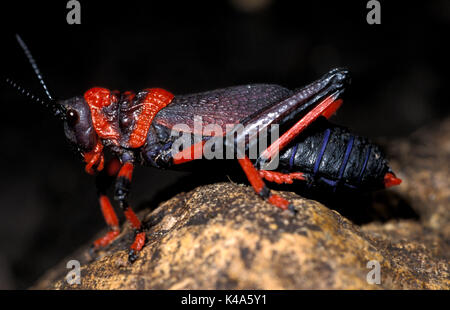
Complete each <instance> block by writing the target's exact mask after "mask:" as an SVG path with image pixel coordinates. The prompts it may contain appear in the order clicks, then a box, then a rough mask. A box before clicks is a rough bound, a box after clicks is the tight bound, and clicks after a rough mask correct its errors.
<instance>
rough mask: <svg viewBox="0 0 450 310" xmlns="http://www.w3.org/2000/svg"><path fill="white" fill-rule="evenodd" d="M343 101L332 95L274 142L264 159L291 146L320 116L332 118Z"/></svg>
mask: <svg viewBox="0 0 450 310" xmlns="http://www.w3.org/2000/svg"><path fill="white" fill-rule="evenodd" d="M341 104H342V99H338V100H335V96H334V95H330V96H328V97H327V98H325V99H324V100H323V101H322V102H321V103H319V104H318V105H317V106H316V107H315V108H314V109H312V110H311V111H309V112H308V113H307V114H306V115H305V116H304V117H303V118H302V119H300V120H299V121H298V122H297V123H295V125H294V126H292V127H291V128H290V129H289V130H288V131H286V132H285V133H284V134H283V135H282V136H281V137H279V138H278V139H277V140H275V142H273V143H272V144H271V145H270V146H269V147H268V148H267V149H266V150H265V151H264V152H263V153H262V157H263V158H266V159H270V158H272V157H273V156H274V155H275V154H277V153H278V152H279V151H280V150H282V149H283V148H284V147H285V146H286V145H288V144H289V142H291V141H292V140H293V139H294V138H295V137H296V136H298V135H299V134H300V133H301V132H302V131H303V130H304V129H305V128H306V127H308V126H309V125H310V124H311V123H312V122H313V121H315V120H316V119H317V118H318V117H319V116H321V115H323V116H325V117H330V116H331V115H332V114H333V113H335V112H336V110H337V109H338V108H339V107H340V106H341Z"/></svg>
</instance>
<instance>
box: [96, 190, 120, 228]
mask: <svg viewBox="0 0 450 310" xmlns="http://www.w3.org/2000/svg"><path fill="white" fill-rule="evenodd" d="M99 201H100V208H101V210H102V213H103V217H104V218H105V221H106V224H108V226H109V227H111V229H113V230H119V220H118V219H117V215H116V212H114V208H113V206H112V205H111V202H110V201H109V198H108V197H107V196H105V195H101V196H100V199H99Z"/></svg>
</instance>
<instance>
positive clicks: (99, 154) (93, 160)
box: [83, 139, 105, 174]
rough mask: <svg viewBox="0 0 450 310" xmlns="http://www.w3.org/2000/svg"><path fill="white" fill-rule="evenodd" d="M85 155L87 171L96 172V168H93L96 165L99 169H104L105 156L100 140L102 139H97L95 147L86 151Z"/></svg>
mask: <svg viewBox="0 0 450 310" xmlns="http://www.w3.org/2000/svg"><path fill="white" fill-rule="evenodd" d="M83 157H84V161H85V162H86V163H87V164H86V167H85V170H86V172H87V173H89V174H94V173H95V171H94V169H92V167H93V166H94V165H96V166H97V171H101V170H103V166H104V163H105V157H104V155H103V144H102V143H101V142H100V139H98V140H97V144H96V145H95V147H94V149H93V150H92V151H90V152H87V153H84V154H83Z"/></svg>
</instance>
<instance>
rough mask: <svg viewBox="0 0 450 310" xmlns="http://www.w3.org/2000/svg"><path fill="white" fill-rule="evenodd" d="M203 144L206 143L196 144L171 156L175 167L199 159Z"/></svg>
mask: <svg viewBox="0 0 450 310" xmlns="http://www.w3.org/2000/svg"><path fill="white" fill-rule="evenodd" d="M205 143H206V141H201V142H198V143H196V144H193V145H191V147H189V148H187V149H184V150H182V151H181V152H178V153H176V154H175V155H173V163H174V164H175V165H179V164H183V163H186V162H189V161H192V160H195V159H201V155H202V154H203V146H204V145H205Z"/></svg>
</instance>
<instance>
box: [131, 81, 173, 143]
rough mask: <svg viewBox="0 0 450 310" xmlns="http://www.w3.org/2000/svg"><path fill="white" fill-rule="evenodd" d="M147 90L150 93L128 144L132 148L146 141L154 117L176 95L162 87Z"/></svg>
mask: <svg viewBox="0 0 450 310" xmlns="http://www.w3.org/2000/svg"><path fill="white" fill-rule="evenodd" d="M146 91H148V93H147V95H146V96H145V99H144V101H143V102H142V109H141V112H140V114H139V116H138V117H137V120H136V125H135V127H134V129H133V131H132V132H131V135H130V139H129V140H128V145H129V147H131V148H139V147H141V146H142V145H143V144H144V143H145V139H146V138H147V133H148V130H149V128H150V125H151V123H152V121H153V118H154V117H155V116H156V114H157V113H158V112H159V111H160V110H161V109H162V108H164V107H165V106H166V105H168V104H169V103H170V102H171V101H172V99H173V97H174V95H172V94H171V93H169V92H168V91H166V90H164V89H161V88H151V89H146Z"/></svg>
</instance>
